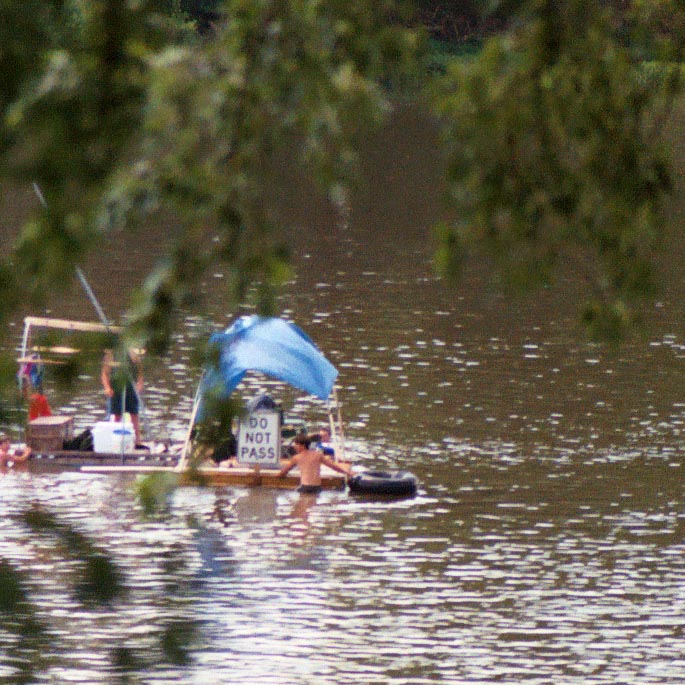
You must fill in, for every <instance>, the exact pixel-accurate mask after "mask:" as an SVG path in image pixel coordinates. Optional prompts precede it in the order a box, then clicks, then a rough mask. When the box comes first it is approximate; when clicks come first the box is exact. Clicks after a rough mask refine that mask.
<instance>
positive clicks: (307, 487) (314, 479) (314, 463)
mask: <svg viewBox="0 0 685 685" xmlns="http://www.w3.org/2000/svg"><path fill="white" fill-rule="evenodd" d="M310 445H311V441H310V439H309V437H308V436H307V435H297V436H295V439H294V440H293V446H294V447H295V456H294V457H293V458H292V459H291V460H290V461H289V462H288V463H287V464H286V465H285V466H284V467H283V468H282V469H281V470H280V471H279V472H278V475H279V477H280V478H283V477H284V476H285V475H286V474H287V473H289V472H290V471H291V470H292V469H294V468H295V467H296V466H298V467H299V469H300V487H299V491H300V492H305V493H317V492H320V491H321V465H322V464H324V465H325V466H328V467H329V468H331V469H333V470H334V471H337V472H338V473H344V474H345V475H346V476H351V475H352V472H351V470H350V467H349V466H347V465H342V464H339V463H336V462H334V461H333V460H332V459H330V458H329V457H328V456H327V455H325V454H323V453H322V452H319V451H317V450H310V449H309V446H310Z"/></svg>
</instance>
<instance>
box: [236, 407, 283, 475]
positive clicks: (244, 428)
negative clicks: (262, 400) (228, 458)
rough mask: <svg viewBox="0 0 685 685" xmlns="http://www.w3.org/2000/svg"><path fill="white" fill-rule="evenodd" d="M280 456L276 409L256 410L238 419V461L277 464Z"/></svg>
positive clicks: (279, 435) (279, 429)
mask: <svg viewBox="0 0 685 685" xmlns="http://www.w3.org/2000/svg"><path fill="white" fill-rule="evenodd" d="M280 458H281V425H280V420H279V414H278V412H277V411H257V412H255V413H254V414H248V415H247V416H246V417H244V418H242V419H241V421H240V426H239V428H238V462H239V463H240V464H259V465H260V466H278V464H279V462H280Z"/></svg>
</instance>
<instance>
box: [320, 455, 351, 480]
mask: <svg viewBox="0 0 685 685" xmlns="http://www.w3.org/2000/svg"><path fill="white" fill-rule="evenodd" d="M321 463H322V464H325V465H326V466H328V468H329V469H333V470H334V471H337V472H338V473H344V474H345V475H346V476H351V475H352V469H351V468H350V467H349V466H347V465H345V466H341V465H340V464H339V463H338V462H335V461H333V460H332V459H329V458H328V457H327V456H326V455H325V454H324V455H323V456H322V457H321Z"/></svg>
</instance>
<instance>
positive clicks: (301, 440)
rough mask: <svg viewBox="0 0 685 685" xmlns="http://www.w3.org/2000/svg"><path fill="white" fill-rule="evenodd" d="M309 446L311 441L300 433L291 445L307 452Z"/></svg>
mask: <svg viewBox="0 0 685 685" xmlns="http://www.w3.org/2000/svg"><path fill="white" fill-rule="evenodd" d="M311 444H312V443H311V440H310V439H309V436H308V435H306V434H305V433H300V434H298V435H296V436H295V438H294V440H293V445H295V447H296V448H297V447H302V448H304V449H306V450H308V449H309V446H310V445H311Z"/></svg>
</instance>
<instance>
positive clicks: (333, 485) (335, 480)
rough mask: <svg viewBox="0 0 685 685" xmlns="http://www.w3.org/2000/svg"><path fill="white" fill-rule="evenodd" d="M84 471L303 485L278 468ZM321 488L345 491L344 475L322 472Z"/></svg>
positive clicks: (218, 484)
mask: <svg viewBox="0 0 685 685" xmlns="http://www.w3.org/2000/svg"><path fill="white" fill-rule="evenodd" d="M81 471H84V472H86V473H110V474H114V473H119V474H141V475H145V474H151V473H177V474H179V475H180V481H181V484H190V485H192V484H193V483H196V482H197V478H196V477H195V476H196V474H199V475H200V477H201V479H202V480H203V481H205V483H206V484H207V485H209V486H213V487H223V486H229V485H236V486H241V487H260V486H261V487H265V488H274V489H290V490H293V489H295V488H297V487H298V486H299V485H300V477H299V475H298V474H297V473H293V472H290V473H289V474H287V475H286V476H285V477H283V478H280V477H279V476H278V471H277V470H275V469H260V471H259V472H256V471H255V470H254V469H251V468H244V467H231V468H222V467H200V468H199V469H197V470H196V471H195V472H193V471H191V470H189V469H185V470H183V471H178V470H177V469H176V468H174V467H171V466H169V467H165V466H149V465H144V464H141V465H123V466H106V465H102V466H97V465H91V464H89V465H84V466H82V467H81ZM321 487H322V488H324V489H325V490H342V489H344V487H345V476H343V475H342V474H338V473H335V472H334V471H331V472H330V473H326V474H322V475H321Z"/></svg>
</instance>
